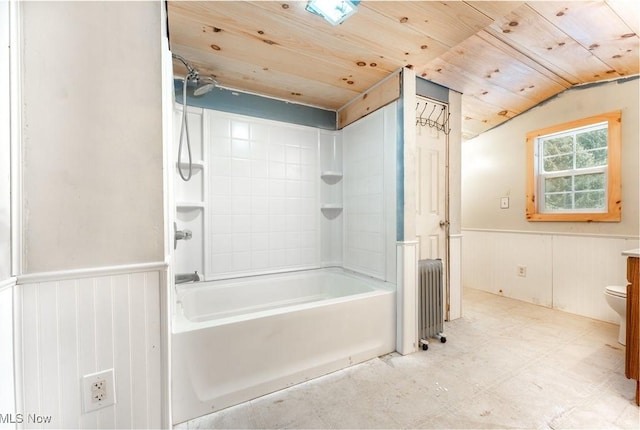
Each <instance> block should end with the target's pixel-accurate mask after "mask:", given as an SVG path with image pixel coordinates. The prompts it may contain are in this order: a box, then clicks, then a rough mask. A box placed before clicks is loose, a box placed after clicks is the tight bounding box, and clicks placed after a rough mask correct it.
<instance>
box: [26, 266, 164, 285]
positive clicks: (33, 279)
mask: <svg viewBox="0 0 640 430" xmlns="http://www.w3.org/2000/svg"><path fill="white" fill-rule="evenodd" d="M168 267H169V264H168V262H166V261H158V262H153V263H139V264H123V265H121V266H105V267H91V268H88V269H73V270H59V271H55V272H41V273H29V274H26V275H20V276H18V282H17V284H18V285H23V284H37V283H41V282H55V281H64V280H69V279H80V278H98V277H102V276H113V275H124V274H129V273H140V272H156V271H166V270H167V268H168Z"/></svg>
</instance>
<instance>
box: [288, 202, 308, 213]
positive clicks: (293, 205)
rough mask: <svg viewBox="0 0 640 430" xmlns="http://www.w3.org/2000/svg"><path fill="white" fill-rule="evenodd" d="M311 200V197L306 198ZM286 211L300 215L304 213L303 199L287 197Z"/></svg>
mask: <svg viewBox="0 0 640 430" xmlns="http://www.w3.org/2000/svg"><path fill="white" fill-rule="evenodd" d="M304 200H309V199H304ZM285 205H286V213H287V214H289V215H298V214H302V213H304V208H303V207H302V205H303V199H296V198H292V199H287V200H286V204H285Z"/></svg>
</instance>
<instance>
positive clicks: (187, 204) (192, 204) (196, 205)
mask: <svg viewBox="0 0 640 430" xmlns="http://www.w3.org/2000/svg"><path fill="white" fill-rule="evenodd" d="M176 208H178V209H198V208H204V203H203V202H178V203H176Z"/></svg>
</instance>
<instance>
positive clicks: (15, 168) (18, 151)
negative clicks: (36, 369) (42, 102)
mask: <svg viewBox="0 0 640 430" xmlns="http://www.w3.org/2000/svg"><path fill="white" fill-rule="evenodd" d="M21 7H22V5H21V2H20V1H19V0H11V1H10V2H9V27H10V28H9V30H10V35H9V44H10V52H9V63H10V64H9V67H10V70H9V86H10V88H9V97H10V99H11V100H10V110H11V117H10V128H11V131H10V134H11V137H10V139H11V142H10V145H11V147H10V152H11V274H12V275H14V276H17V275H20V274H21V273H22V244H23V237H22V144H21V142H22V85H21V84H22V74H21V64H22V58H21V55H20V54H21V52H22V44H21V41H22V34H21V25H20V23H21V19H20V18H21V16H22V14H21Z"/></svg>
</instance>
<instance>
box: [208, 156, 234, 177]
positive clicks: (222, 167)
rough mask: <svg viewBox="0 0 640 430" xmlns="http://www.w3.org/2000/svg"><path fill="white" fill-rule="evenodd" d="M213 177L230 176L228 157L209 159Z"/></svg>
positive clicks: (229, 160)
mask: <svg viewBox="0 0 640 430" xmlns="http://www.w3.org/2000/svg"><path fill="white" fill-rule="evenodd" d="M210 174H212V175H215V176H231V159H230V158H228V157H213V158H212V159H211V173H210Z"/></svg>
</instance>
